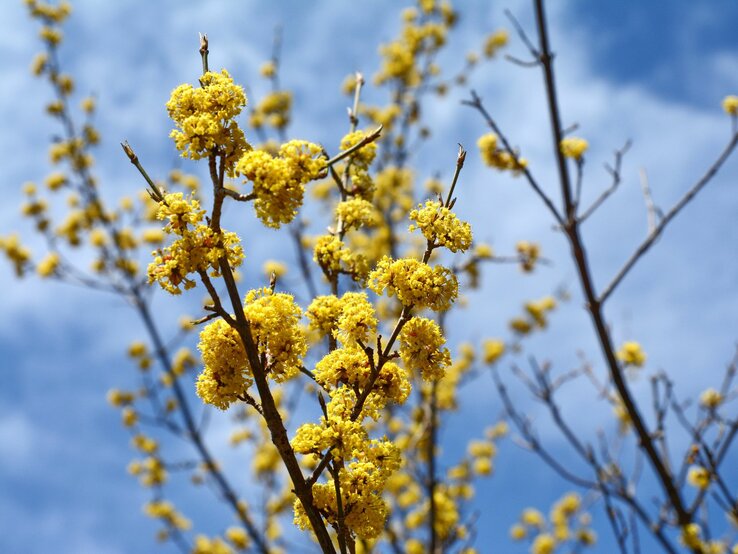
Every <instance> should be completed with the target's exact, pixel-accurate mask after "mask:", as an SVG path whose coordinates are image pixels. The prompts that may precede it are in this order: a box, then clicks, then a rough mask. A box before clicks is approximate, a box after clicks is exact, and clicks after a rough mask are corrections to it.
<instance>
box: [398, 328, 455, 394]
mask: <svg viewBox="0 0 738 554" xmlns="http://www.w3.org/2000/svg"><path fill="white" fill-rule="evenodd" d="M444 344H446V339H445V338H444V336H443V334H442V333H441V328H440V327H439V326H438V324H437V323H436V322H435V321H433V320H431V319H427V318H424V317H413V318H411V319H410V320H409V321H408V322H407V323H406V324H405V325H404V327H403V328H402V331H401V332H400V356H401V357H402V362H403V363H404V364H405V367H406V368H407V369H408V370H420V373H421V375H422V376H423V379H425V380H426V381H432V380H438V379H440V378H442V377H443V375H444V372H445V369H446V367H448V366H449V365H451V354H450V353H449V351H448V348H443V345H444Z"/></svg>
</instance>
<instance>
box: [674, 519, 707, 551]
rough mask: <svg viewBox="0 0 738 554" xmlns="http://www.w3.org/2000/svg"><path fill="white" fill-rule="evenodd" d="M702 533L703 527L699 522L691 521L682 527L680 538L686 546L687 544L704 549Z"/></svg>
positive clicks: (690, 546)
mask: <svg viewBox="0 0 738 554" xmlns="http://www.w3.org/2000/svg"><path fill="white" fill-rule="evenodd" d="M701 534H702V529H700V526H699V525H698V524H697V523H689V524H687V525H685V526H684V527H682V533H681V536H680V537H679V540H680V542H681V543H682V544H684V546H687V547H689V548H699V549H700V550H701V549H702V539H700V535H701Z"/></svg>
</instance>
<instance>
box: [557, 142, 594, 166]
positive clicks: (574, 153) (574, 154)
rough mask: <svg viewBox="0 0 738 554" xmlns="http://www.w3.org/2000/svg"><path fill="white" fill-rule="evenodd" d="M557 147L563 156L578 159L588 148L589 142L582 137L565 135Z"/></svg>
mask: <svg viewBox="0 0 738 554" xmlns="http://www.w3.org/2000/svg"><path fill="white" fill-rule="evenodd" d="M559 148H560V149H561V153H562V154H563V155H564V156H566V157H567V158H572V159H575V160H577V161H578V160H581V159H582V156H583V155H584V153H585V152H586V151H587V148H589V143H588V142H587V141H586V140H584V139H583V138H578V137H567V138H565V139H562V140H561V144H560V145H559Z"/></svg>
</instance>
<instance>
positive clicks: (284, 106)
mask: <svg viewBox="0 0 738 554" xmlns="http://www.w3.org/2000/svg"><path fill="white" fill-rule="evenodd" d="M291 108H292V93H291V92H289V91H286V90H278V91H274V92H270V93H269V94H267V95H266V96H265V97H264V98H262V100H261V102H259V104H258V105H257V106H256V108H255V109H254V111H253V112H252V113H251V116H250V117H249V125H251V127H253V128H254V129H259V128H261V127H263V126H264V124H265V123H266V124H268V125H270V126H272V127H274V128H275V129H284V128H285V127H287V125H288V124H289V122H290V109H291Z"/></svg>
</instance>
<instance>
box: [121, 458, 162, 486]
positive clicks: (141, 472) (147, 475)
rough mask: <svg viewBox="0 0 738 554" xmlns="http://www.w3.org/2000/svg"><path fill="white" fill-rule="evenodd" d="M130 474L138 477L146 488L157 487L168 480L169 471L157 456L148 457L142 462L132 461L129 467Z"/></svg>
mask: <svg viewBox="0 0 738 554" xmlns="http://www.w3.org/2000/svg"><path fill="white" fill-rule="evenodd" d="M128 473H130V474H131V475H135V476H137V477H138V480H139V482H140V483H141V485H142V486H144V487H156V486H159V485H161V484H163V483H165V482H166V480H167V470H166V468H165V467H164V464H163V463H162V461H161V460H160V459H159V458H157V457H156V456H148V457H147V458H144V459H143V460H141V461H138V460H134V461H132V462H131V463H130V464H129V465H128Z"/></svg>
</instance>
